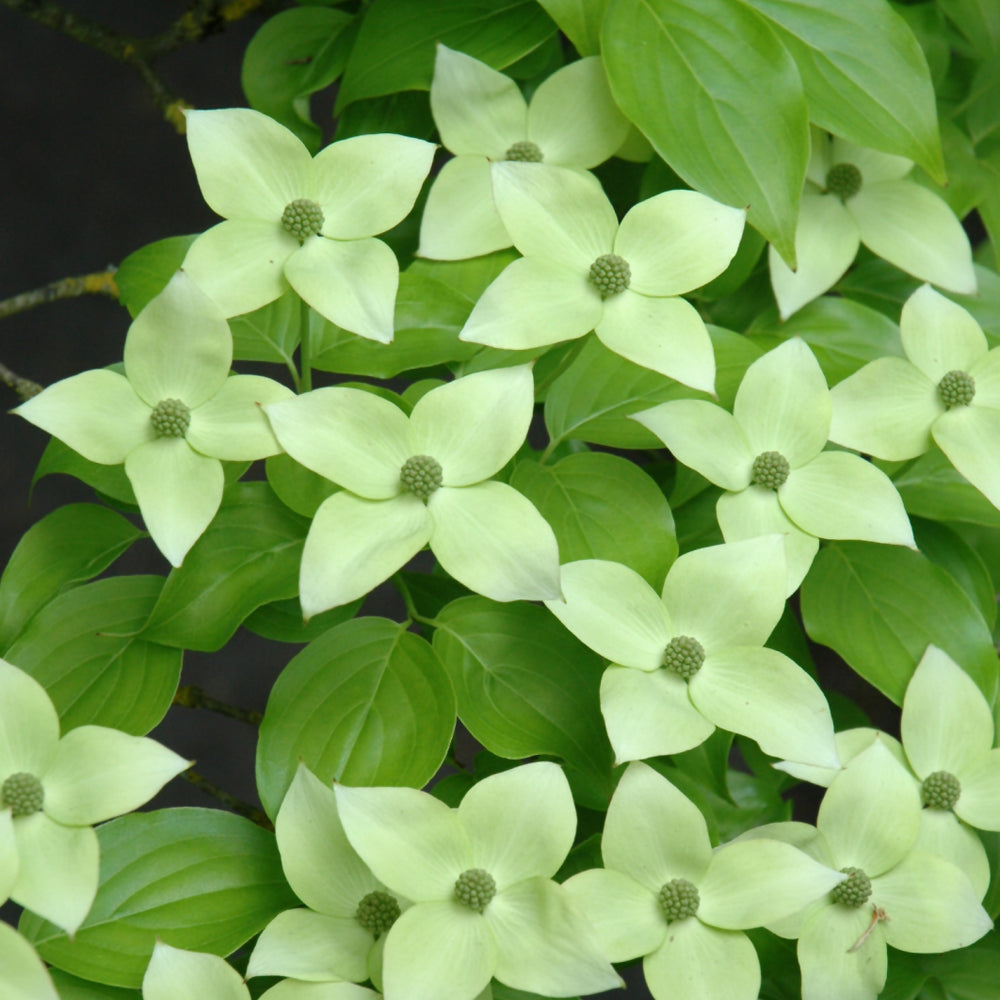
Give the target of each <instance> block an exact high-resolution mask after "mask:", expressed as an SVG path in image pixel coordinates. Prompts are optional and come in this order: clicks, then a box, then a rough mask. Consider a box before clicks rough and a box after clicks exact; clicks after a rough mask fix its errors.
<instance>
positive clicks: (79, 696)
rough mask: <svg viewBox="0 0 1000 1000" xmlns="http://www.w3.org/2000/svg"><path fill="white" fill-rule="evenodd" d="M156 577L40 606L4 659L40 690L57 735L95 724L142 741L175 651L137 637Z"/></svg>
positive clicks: (97, 585) (172, 679)
mask: <svg viewBox="0 0 1000 1000" xmlns="http://www.w3.org/2000/svg"><path fill="white" fill-rule="evenodd" d="M162 586H163V577H161V576H116V577H110V578H108V579H106V580H96V581H95V582H94V583H87V584H84V585H83V586H82V587H74V588H73V589H72V590H70V591H67V592H66V593H64V594H60V595H59V596H58V597H56V598H55V599H54V600H52V601H51V602H50V603H48V604H46V605H45V606H44V607H43V608H42V609H41V610H40V611H39V612H38V613H37V614H36V615H35V616H34V617H33V618H32V619H31V621H30V622H28V625H27V627H26V628H25V629H24V630H23V631H22V632H21V634H20V635H19V636H18V638H17V641H16V642H15V643H14V645H13V646H11V647H10V649H9V650H8V651H7V653H6V658H7V659H8V660H9V661H10V662H11V663H15V664H17V666H19V667H20V668H21V669H22V670H24V671H26V672H27V673H29V674H31V676H32V677H34V678H35V680H37V681H38V682H39V684H41V685H42V687H44V688H45V690H46V691H48V693H49V697H50V698H51V699H52V703H53V704H54V705H55V707H56V711H57V712H58V713H59V721H60V723H61V724H62V731H63V732H64V733H65V732H66V731H67V730H69V729H74V728H75V727H76V726H84V725H91V724H92V725H98V726H110V727H112V728H114V729H121V730H122V731H123V732H126V733H132V734H133V735H135V736H144V735H145V734H146V733H148V732H149V731H150V730H151V729H152V728H153V727H154V726H155V725H156V724H157V723H158V722H159V721H160V720H161V719H162V718H163V716H164V715H165V714H166V712H167V709H168V708H169V707H170V703H171V701H172V700H173V697H174V692H175V691H176V690H177V682H178V680H179V679H180V673H181V657H182V653H181V650H179V649H170V648H169V647H167V646H160V645H158V644H157V643H154V642H148V641H147V640H146V639H145V638H144V637H142V636H141V635H140V632H141V629H142V627H143V625H145V623H146V619H147V618H148V617H149V612H150V611H151V610H152V608H153V605H154V604H155V603H156V599H157V597H158V596H159V593H160V588H161V587H162Z"/></svg>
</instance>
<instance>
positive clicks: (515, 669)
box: [434, 597, 614, 809]
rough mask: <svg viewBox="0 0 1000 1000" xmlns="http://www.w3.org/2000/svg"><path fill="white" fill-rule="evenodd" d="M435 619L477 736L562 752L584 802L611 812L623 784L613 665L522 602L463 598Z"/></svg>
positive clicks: (516, 752) (440, 647)
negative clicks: (610, 731)
mask: <svg viewBox="0 0 1000 1000" xmlns="http://www.w3.org/2000/svg"><path fill="white" fill-rule="evenodd" d="M436 624H437V628H436V630H435V632H434V649H435V650H436V651H437V653H438V655H439V656H440V657H441V662H442V663H444V665H445V668H446V669H447V671H448V673H449V675H450V676H451V679H452V683H453V684H454V686H455V692H456V694H457V695H458V714H459V718H460V719H461V720H462V722H463V724H464V725H465V726H466V728H467V729H468V730H469V732H470V733H472V735H473V736H474V737H475V738H476V739H477V740H478V741H479V742H480V743H481V744H482V745H483V746H484V747H486V749H487V750H490V751H491V752H493V753H495V754H497V755H498V756H500V757H506V758H508V759H511V760H515V759H519V758H522V757H531V756H533V755H535V754H551V755H552V756H555V757H560V758H562V759H563V760H564V761H565V763H566V770H567V776H568V777H569V780H570V784H571V785H572V786H573V789H574V794H575V796H576V798H577V800H578V801H579V802H580V803H581V804H582V805H585V806H588V807H589V808H595V809H605V808H607V804H608V800H609V798H610V796H611V792H612V790H613V787H614V780H613V777H612V771H611V765H612V757H613V755H612V752H611V745H610V744H609V743H608V739H607V736H606V735H605V731H604V721H603V719H602V718H601V713H600V708H599V688H600V682H601V675H602V673H603V671H604V661H603V660H602V659H601V658H600V657H599V656H597V655H596V654H595V653H593V652H591V651H590V650H589V649H587V647H586V646H584V645H583V644H582V643H581V642H580V641H579V640H577V639H576V638H575V637H574V636H573V635H571V634H570V633H569V632H568V631H567V630H566V629H565V628H563V626H562V625H560V623H559V622H558V621H557V620H556V618H555V617H554V616H552V615H550V614H549V613H548V612H547V611H545V609H544V608H540V607H538V606H537V605H534V604H527V603H525V602H523V601H518V602H515V603H512V604H498V603H497V602H495V601H489V600H487V599H486V598H485V597H463V598H461V599H459V600H457V601H454V602H453V603H452V604H449V605H448V607H446V608H445V609H444V611H442V612H441V614H440V615H438V617H437V622H436Z"/></svg>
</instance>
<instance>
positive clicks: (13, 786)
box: [0, 771, 45, 816]
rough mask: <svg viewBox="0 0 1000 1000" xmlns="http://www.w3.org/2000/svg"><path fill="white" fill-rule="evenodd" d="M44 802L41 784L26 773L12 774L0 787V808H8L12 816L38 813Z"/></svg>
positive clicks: (43, 791)
mask: <svg viewBox="0 0 1000 1000" xmlns="http://www.w3.org/2000/svg"><path fill="white" fill-rule="evenodd" d="M44 802H45V790H44V789H43V788H42V783H41V782H40V781H39V780H38V779H37V778H36V777H35V776H34V775H33V774H28V773H27V771H18V772H17V774H12V775H11V776H10V777H9V778H7V779H6V780H5V781H4V783H3V784H2V785H0V807H3V808H9V809H10V811H11V814H12V815H14V816H30V815H32V814H33V813H36V812H39V811H40V810H41V808H42V804H43V803H44Z"/></svg>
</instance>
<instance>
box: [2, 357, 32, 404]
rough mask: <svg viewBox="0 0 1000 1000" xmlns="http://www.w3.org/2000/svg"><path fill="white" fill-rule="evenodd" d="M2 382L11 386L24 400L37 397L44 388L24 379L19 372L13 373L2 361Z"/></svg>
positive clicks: (28, 379)
mask: <svg viewBox="0 0 1000 1000" xmlns="http://www.w3.org/2000/svg"><path fill="white" fill-rule="evenodd" d="M0 381H2V382H5V383H6V384H7V385H9V386H10V387H11V388H12V389H13V390H14V392H16V393H17V394H18V395H19V396H20V397H21V399H22V401H23V400H26V399H31V397H32V396H37V395H38V394H39V393H40V392H41V391H42V387H41V386H40V385H39V384H38V383H37V382H32V381H31V379H30V378H24V377H23V376H21V375H18V374H17V372H13V371H11V370H10V369H9V368H8V367H7V366H6V365H5V364H4V363H3V362H2V361H0Z"/></svg>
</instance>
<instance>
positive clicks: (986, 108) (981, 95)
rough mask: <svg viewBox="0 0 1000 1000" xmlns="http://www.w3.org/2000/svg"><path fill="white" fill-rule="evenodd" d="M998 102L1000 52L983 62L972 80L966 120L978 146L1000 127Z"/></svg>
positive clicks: (973, 139)
mask: <svg viewBox="0 0 1000 1000" xmlns="http://www.w3.org/2000/svg"><path fill="white" fill-rule="evenodd" d="M998 104H1000V53H996V54H995V55H993V56H991V57H990V58H989V59H987V60H986V61H985V62H983V63H981V64H980V66H979V68H978V69H977V70H976V75H975V77H974V78H973V80H972V89H971V91H970V93H969V97H968V105H967V107H966V110H965V121H966V124H967V125H968V127H969V137H970V138H971V139H972V142H973V144H974V145H977V146H978V145H979V143H981V142H983V141H984V140H987V139H989V138H990V137H991V136H992V135H993V134H994V133H996V131H997V129H1000V112H998V110H997V108H998Z"/></svg>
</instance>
